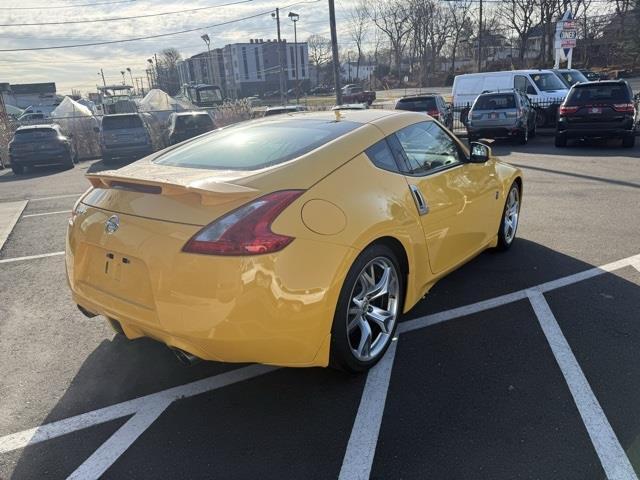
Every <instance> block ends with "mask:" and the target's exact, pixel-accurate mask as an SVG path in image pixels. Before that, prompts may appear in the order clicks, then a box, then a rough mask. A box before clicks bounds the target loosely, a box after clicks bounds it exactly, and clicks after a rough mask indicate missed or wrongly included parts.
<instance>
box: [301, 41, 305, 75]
mask: <svg viewBox="0 0 640 480" xmlns="http://www.w3.org/2000/svg"><path fill="white" fill-rule="evenodd" d="M300 68H301V72H300V75H302V78H304V77H305V73H304V45H300Z"/></svg>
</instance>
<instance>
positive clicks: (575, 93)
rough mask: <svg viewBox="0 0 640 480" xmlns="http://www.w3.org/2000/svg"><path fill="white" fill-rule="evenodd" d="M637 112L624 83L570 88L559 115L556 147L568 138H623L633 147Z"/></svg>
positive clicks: (604, 83)
mask: <svg viewBox="0 0 640 480" xmlns="http://www.w3.org/2000/svg"><path fill="white" fill-rule="evenodd" d="M637 121H638V108H637V107H636V105H635V104H634V98H633V93H632V92H631V87H629V84H628V83H627V82H625V81H624V80H607V81H602V82H587V83H578V84H576V85H574V86H573V87H571V90H569V94H568V95H567V98H565V100H564V102H563V103H562V105H560V109H559V111H558V126H557V129H556V147H565V146H566V145H567V140H568V139H571V138H577V139H581V138H616V137H617V138H622V145H623V146H624V147H627V148H631V147H633V146H634V145H635V140H636V137H635V129H636V123H637Z"/></svg>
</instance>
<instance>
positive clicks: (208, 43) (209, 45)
mask: <svg viewBox="0 0 640 480" xmlns="http://www.w3.org/2000/svg"><path fill="white" fill-rule="evenodd" d="M200 38H201V39H202V40H203V41H204V43H206V44H207V52H208V56H207V69H208V70H209V83H210V84H211V85H214V83H213V68H212V66H211V39H210V38H209V35H207V34H206V33H203V34H202V35H200Z"/></svg>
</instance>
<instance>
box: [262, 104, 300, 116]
mask: <svg viewBox="0 0 640 480" xmlns="http://www.w3.org/2000/svg"><path fill="white" fill-rule="evenodd" d="M305 111H307V107H305V106H303V105H283V106H279V107H269V108H267V109H266V110H265V112H264V116H265V117H270V116H271V115H280V114H283V113H296V112H305Z"/></svg>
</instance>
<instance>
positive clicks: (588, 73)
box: [580, 70, 605, 82]
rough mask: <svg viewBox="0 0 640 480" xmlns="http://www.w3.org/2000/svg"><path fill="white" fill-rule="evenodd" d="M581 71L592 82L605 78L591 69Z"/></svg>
mask: <svg viewBox="0 0 640 480" xmlns="http://www.w3.org/2000/svg"><path fill="white" fill-rule="evenodd" d="M580 73H582V74H583V75H584V76H585V77H586V78H587V80H588V81H590V82H595V81H596V80H605V79H604V78H602V75H600V74H599V73H596V72H593V71H591V70H580Z"/></svg>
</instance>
